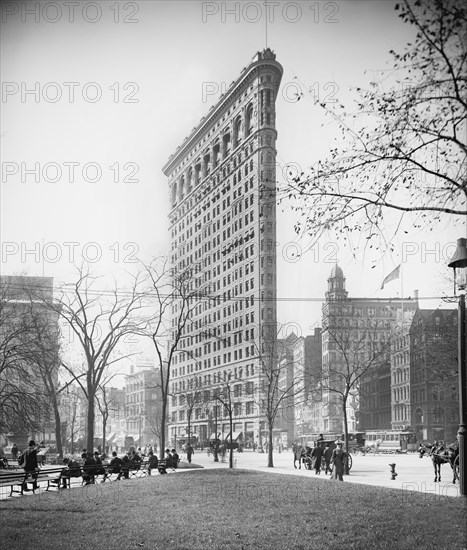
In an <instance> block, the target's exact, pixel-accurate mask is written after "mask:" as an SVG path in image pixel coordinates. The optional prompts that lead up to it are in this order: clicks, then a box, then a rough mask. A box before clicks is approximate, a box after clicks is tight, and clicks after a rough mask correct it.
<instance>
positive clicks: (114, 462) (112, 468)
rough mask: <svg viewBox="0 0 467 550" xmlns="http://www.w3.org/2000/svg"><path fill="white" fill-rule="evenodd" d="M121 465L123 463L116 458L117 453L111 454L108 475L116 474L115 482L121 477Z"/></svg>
mask: <svg viewBox="0 0 467 550" xmlns="http://www.w3.org/2000/svg"><path fill="white" fill-rule="evenodd" d="M122 464H123V461H122V459H121V458H120V457H118V456H117V452H116V451H113V452H112V459H111V461H110V464H109V474H118V477H117V480H119V479H120V478H121V477H122Z"/></svg>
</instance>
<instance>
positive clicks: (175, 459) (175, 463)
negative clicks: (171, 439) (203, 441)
mask: <svg viewBox="0 0 467 550" xmlns="http://www.w3.org/2000/svg"><path fill="white" fill-rule="evenodd" d="M171 453H172V468H178V463H179V462H180V457H179V456H178V453H177V451H176V450H175V449H172V451H171Z"/></svg>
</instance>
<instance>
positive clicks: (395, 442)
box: [365, 430, 417, 453]
mask: <svg viewBox="0 0 467 550" xmlns="http://www.w3.org/2000/svg"><path fill="white" fill-rule="evenodd" d="M365 440H366V446H367V448H369V449H371V450H374V451H375V452H386V453H406V452H415V451H416V450H417V436H416V434H415V432H412V431H410V430H368V431H367V432H366V438H365Z"/></svg>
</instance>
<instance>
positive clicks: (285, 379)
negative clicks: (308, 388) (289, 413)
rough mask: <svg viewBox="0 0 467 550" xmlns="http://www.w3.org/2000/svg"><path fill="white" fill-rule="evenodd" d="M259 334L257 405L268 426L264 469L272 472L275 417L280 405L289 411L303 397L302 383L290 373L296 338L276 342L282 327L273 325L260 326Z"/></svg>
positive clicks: (293, 372) (294, 374)
mask: <svg viewBox="0 0 467 550" xmlns="http://www.w3.org/2000/svg"><path fill="white" fill-rule="evenodd" d="M261 332H262V334H261V339H260V340H259V343H256V344H255V347H256V353H257V356H258V359H259V364H260V373H259V388H258V398H259V403H258V405H259V410H260V413H261V415H263V414H264V416H265V418H266V422H267V426H268V468H273V467H274V462H273V430H274V424H275V422H276V419H277V415H278V413H279V412H280V411H281V409H282V407H283V406H284V405H285V406H286V407H290V406H291V402H293V401H294V400H296V399H297V398H299V397H300V395H301V394H303V391H304V384H303V382H304V379H303V373H301V374H299V375H297V373H296V372H295V371H294V368H293V367H294V366H293V358H292V357H291V356H290V353H289V351H290V348H289V346H290V345H291V343H292V341H294V340H295V339H296V337H294V336H292V335H291V337H289V338H286V339H281V338H279V336H280V334H281V332H282V327H281V326H280V325H277V324H275V323H270V324H264V325H263V326H262V327H261Z"/></svg>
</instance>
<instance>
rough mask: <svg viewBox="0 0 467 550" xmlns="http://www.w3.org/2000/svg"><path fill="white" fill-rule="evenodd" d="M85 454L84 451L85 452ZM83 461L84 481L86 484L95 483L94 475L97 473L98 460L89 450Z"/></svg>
mask: <svg viewBox="0 0 467 550" xmlns="http://www.w3.org/2000/svg"><path fill="white" fill-rule="evenodd" d="M83 455H84V453H83ZM85 457H86V458H84V462H83V482H84V484H85V485H90V484H91V483H94V476H95V475H96V469H97V468H98V466H96V461H95V460H94V458H93V456H92V453H91V451H88V452H87V453H86V455H85Z"/></svg>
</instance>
